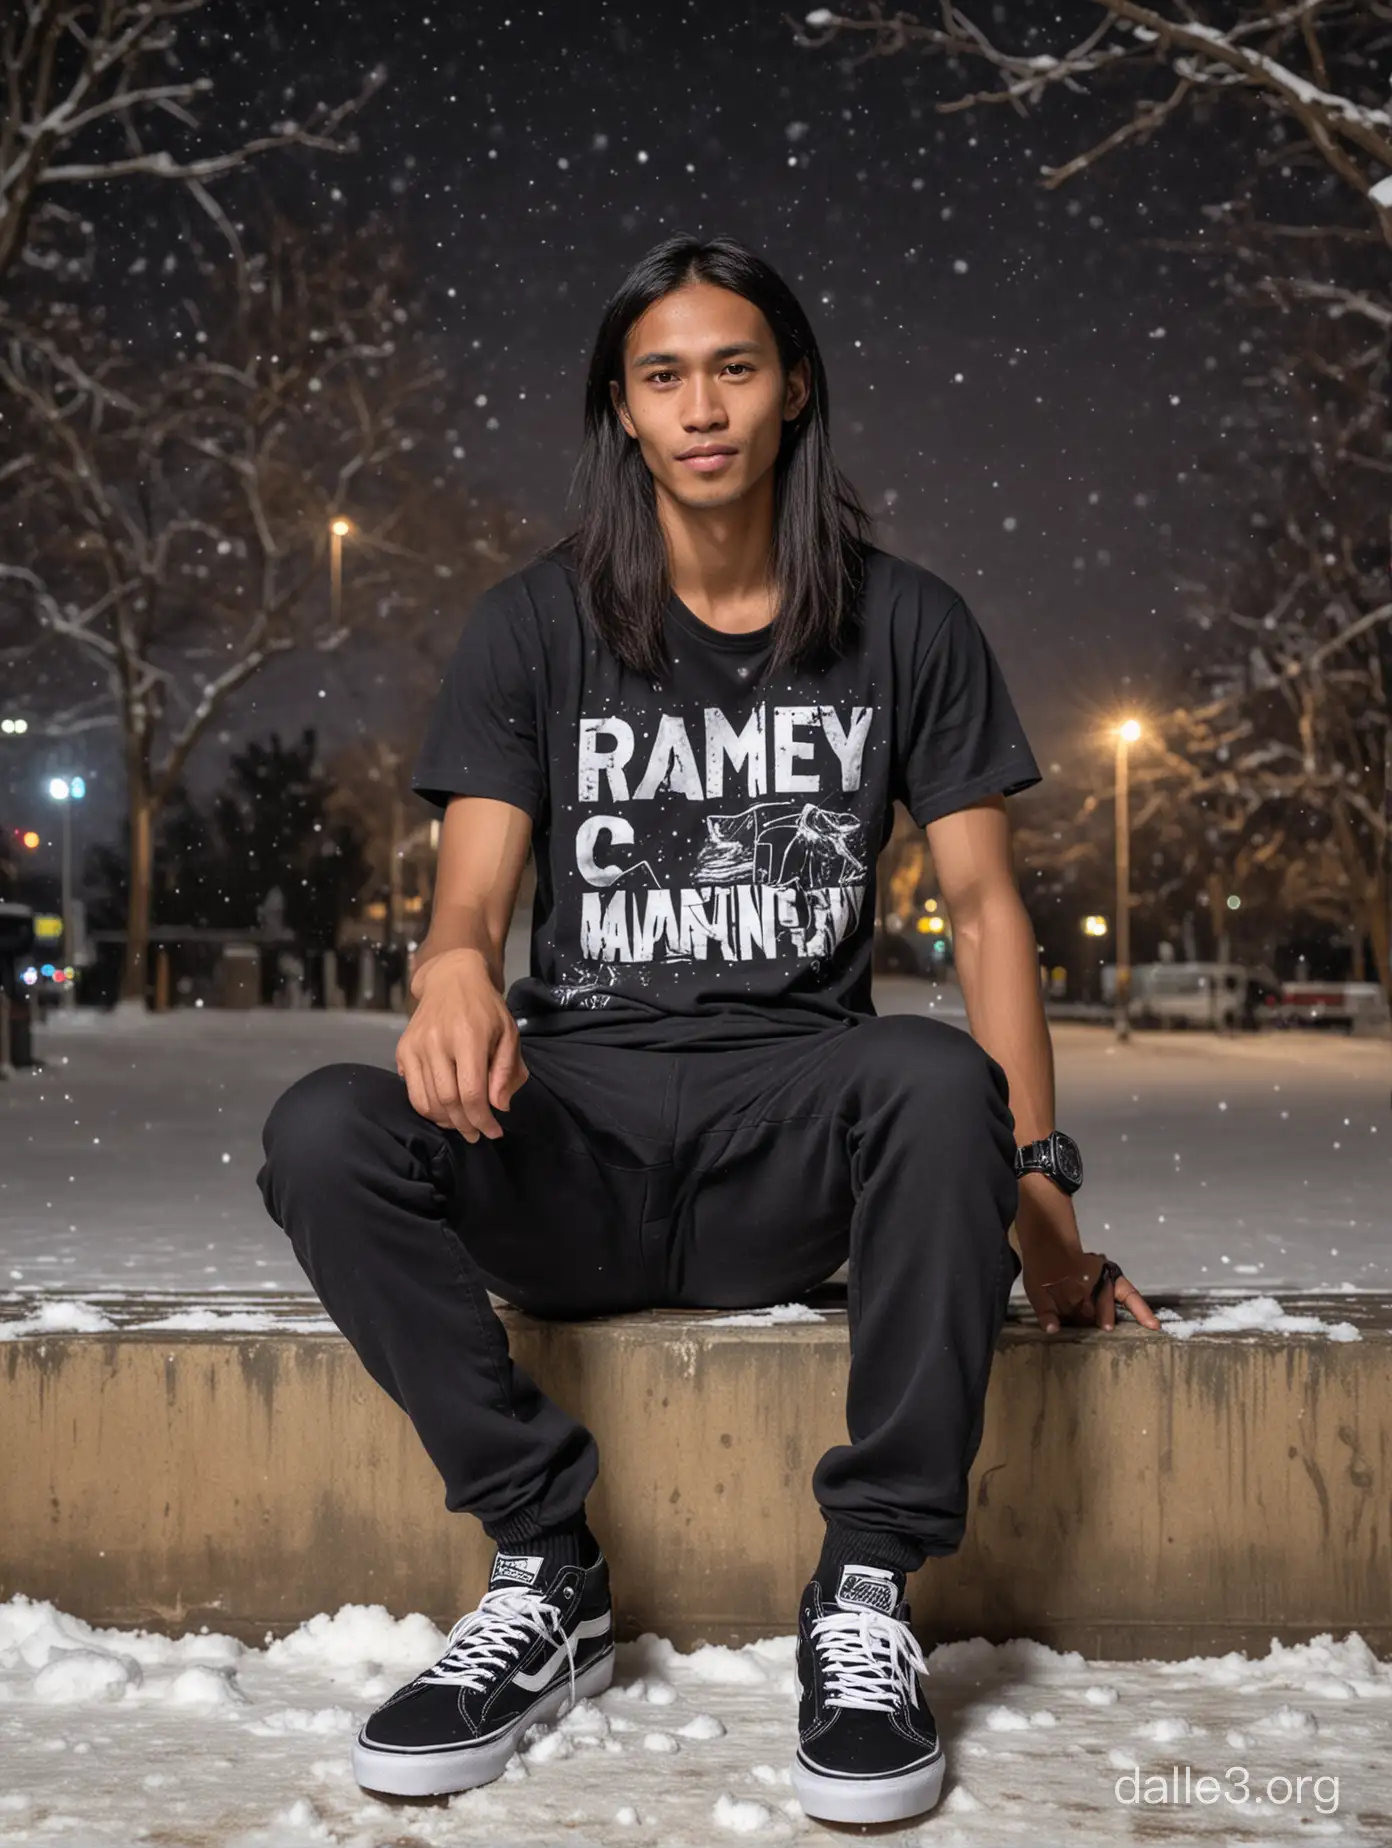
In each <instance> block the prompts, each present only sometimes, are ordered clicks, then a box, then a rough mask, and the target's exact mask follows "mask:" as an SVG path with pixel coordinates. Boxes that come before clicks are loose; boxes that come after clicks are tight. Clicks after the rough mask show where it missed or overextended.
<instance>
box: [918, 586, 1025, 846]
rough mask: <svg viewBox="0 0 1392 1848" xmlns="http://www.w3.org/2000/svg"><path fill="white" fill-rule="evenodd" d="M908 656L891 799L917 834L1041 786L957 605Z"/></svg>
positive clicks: (986, 651) (982, 646)
mask: <svg viewBox="0 0 1392 1848" xmlns="http://www.w3.org/2000/svg"><path fill="white" fill-rule="evenodd" d="M923 626H924V628H925V629H929V627H930V626H929V624H927V623H925V624H924V625H923ZM908 652H909V654H910V661H909V663H908V664H907V665H908V669H909V671H908V674H907V687H906V689H905V691H904V692H903V693H902V694H901V695H900V696H899V698H898V700H897V701H896V705H897V719H898V724H897V731H898V765H897V771H898V776H897V782H898V787H897V788H896V789H895V792H894V793H895V795H896V796H898V798H899V799H900V801H902V802H903V804H904V806H905V807H906V808H907V809H908V811H909V813H910V815H912V816H913V818H914V820H915V822H917V824H918V825H919V827H926V826H927V825H928V823H929V822H930V821H936V820H937V819H938V818H939V817H940V816H942V815H950V814H952V813H953V811H954V810H956V809H959V808H965V807H966V806H967V805H968V804H969V803H972V802H979V801H980V800H981V799H982V797H983V796H990V795H1003V796H1013V795H1018V794H1019V792H1020V791H1021V790H1022V789H1030V788H1032V787H1033V786H1034V784H1036V783H1038V782H1041V781H1042V780H1043V779H1042V777H1041V775H1040V770H1039V766H1038V764H1037V763H1036V762H1035V760H1034V753H1033V752H1032V751H1031V750H1030V746H1029V741H1028V739H1027V738H1026V736H1025V732H1024V727H1023V726H1022V725H1021V723H1020V718H1019V714H1018V713H1017V712H1016V710H1015V707H1014V704H1013V702H1012V700H1011V698H1010V693H1009V690H1008V689H1007V687H1006V684H1005V675H1004V674H1003V673H1002V672H1001V668H1000V663H999V662H998V661H997V660H996V656H995V653H994V651H993V649H992V647H991V644H990V642H989V641H987V639H986V636H985V634H984V632H983V631H982V629H981V626H980V624H979V623H978V622H977V620H976V618H975V617H974V616H973V615H972V613H971V611H970V609H969V608H968V607H967V604H966V602H965V601H964V600H963V598H961V597H956V598H954V600H953V602H952V604H951V606H950V608H949V609H948V611H947V614H946V615H945V616H944V617H942V619H941V621H940V622H939V623H938V624H937V626H936V627H935V628H931V629H930V632H929V633H928V634H927V636H926V639H925V640H924V641H922V642H921V641H920V639H919V638H918V637H917V636H915V637H914V638H913V645H912V646H911V648H910V649H909V651H908Z"/></svg>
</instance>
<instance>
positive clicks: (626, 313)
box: [542, 232, 872, 679]
mask: <svg viewBox="0 0 1392 1848" xmlns="http://www.w3.org/2000/svg"><path fill="white" fill-rule="evenodd" d="M689 282H708V283H714V284H715V286H716V287H717V288H721V289H729V290H732V291H733V293H734V294H736V295H742V296H744V297H745V299H746V300H748V301H751V302H753V303H754V305H755V307H756V308H758V309H760V310H761V312H762V313H763V316H764V319H765V320H766V321H767V322H768V324H769V327H770V328H771V329H772V331H773V336H774V339H775V341H776V343H777V346H778V356H779V360H780V362H781V364H782V367H783V374H784V377H785V378H786V377H787V375H788V373H789V371H790V370H791V369H792V367H793V366H794V365H796V363H797V362H798V360H800V359H805V360H806V361H807V364H808V372H809V375H810V385H811V390H810V392H809V394H808V397H807V401H806V403H805V404H804V405H803V408H802V410H801V411H800V412H799V414H798V415H797V417H795V418H792V419H788V420H785V422H784V424H783V431H782V436H781V440H780V443H779V450H778V457H777V460H776V462H775V464H774V518H773V552H772V557H771V560H770V570H771V575H772V580H773V583H774V586H775V590H776V594H777V618H776V621H775V624H774V629H773V649H772V653H771V655H770V658H769V661H768V671H770V672H771V671H773V670H774V669H776V668H781V667H783V666H785V665H790V664H791V665H802V664H804V663H809V662H815V663H820V662H821V661H824V660H825V659H826V658H827V656H828V655H834V654H835V653H837V652H838V651H839V648H840V645H841V643H842V641H843V639H844V637H845V633H846V629H847V627H848V625H849V624H850V623H851V622H852V621H853V620H854V617H855V612H856V607H857V604H858V601H859V596H860V589H861V585H862V583H863V579H864V563H865V559H864V554H865V548H866V546H867V545H869V544H870V543H871V540H870V534H871V524H872V523H871V518H870V515H869V513H868V512H867V511H866V509H865V507H864V506H863V504H862V503H861V500H860V498H859V496H858V495H857V494H856V491H855V489H854V488H853V487H852V486H851V484H850V482H849V481H848V480H847V479H846V477H845V476H844V475H843V474H842V473H841V470H840V469H839V468H838V467H837V464H836V460H835V458H834V457H833V455H832V453H831V438H830V434H829V427H828V417H827V382H826V371H825V369H824V367H823V365H822V356H821V353H820V351H819V350H818V347H817V341H816V336H815V335H814V334H813V332H812V327H811V323H810V322H809V321H808V319H807V316H806V314H805V313H804V311H803V308H802V305H801V303H800V302H799V301H798V299H797V297H796V296H795V295H794V294H793V292H792V290H791V289H790V288H789V287H788V285H787V283H785V282H784V280H783V278H782V277H781V276H780V275H779V274H778V273H777V271H776V270H774V269H773V268H772V267H771V266H770V265H769V264H768V263H766V262H765V261H764V259H763V258H762V257H760V256H757V255H756V254H755V253H754V251H752V250H750V249H749V248H748V246H747V245H745V244H743V243H741V242H740V240H739V239H738V238H735V237H724V236H722V237H712V238H698V237H695V236H692V235H690V234H689V233H685V232H678V233H676V234H675V235H674V236H672V237H668V238H665V239H664V240H663V241H662V242H661V243H660V244H655V245H654V246H653V248H652V249H651V250H650V251H648V253H647V255H646V256H644V257H642V258H640V259H639V261H638V262H637V263H636V264H635V265H634V266H633V268H632V269H631V270H630V271H629V273H628V275H627V276H626V277H625V278H624V280H623V282H622V283H621V284H620V285H619V287H618V289H617V290H616V291H615V293H614V294H613V295H612V296H611V297H610V298H609V301H608V302H607V304H606V305H605V309H604V315H603V319H602V320H601V322H600V327H599V333H598V335H597V337H596V339H595V343H594V348H593V351H592V353H591V355H590V367H589V375H588V378H587V380H586V385H585V430H584V437H583V440H582V443H581V448H580V455H579V458H578V460H577V462H576V465H575V472H574V475H573V477H572V480H571V493H572V494H575V495H577V498H578V503H579V506H578V511H579V519H578V523H577V524H576V526H574V527H573V528H572V529H571V531H570V532H568V533H567V534H566V535H565V536H564V537H563V538H561V539H558V540H557V541H556V542H555V543H554V544H553V545H550V546H548V547H546V548H545V549H544V552H543V554H542V555H543V556H552V555H555V554H556V553H559V552H561V551H562V550H563V549H564V550H565V551H566V552H567V554H568V556H569V559H570V562H571V564H572V565H573V567H574V570H575V573H576V580H577V593H578V596H579V600H580V605H581V609H582V612H583V614H584V615H585V617H586V618H587V619H588V620H589V621H590V622H591V623H592V624H593V626H594V628H595V629H596V631H597V632H598V634H599V636H600V638H601V640H602V641H604V642H605V643H606V644H607V645H608V647H609V648H610V649H611V650H612V651H613V652H614V653H615V654H616V655H617V656H618V657H619V659H620V660H622V661H624V662H626V663H627V664H628V665H629V666H630V667H633V668H636V669H638V670H639V671H640V672H642V673H644V674H646V675H647V676H648V677H649V678H650V679H651V678H655V677H657V676H658V675H661V674H664V673H665V672H666V669H667V659H666V649H665V647H664V643H663V632H662V618H663V611H664V609H665V607H666V604H667V600H668V597H669V596H670V594H671V588H672V586H671V578H670V574H669V569H668V560H667V548H666V544H665V542H664V540H663V536H662V529H661V527H660V525H659V523H658V518H657V505H656V492H655V490H654V487H653V478H652V474H651V472H650V470H649V468H648V465H647V463H646V462H645V461H644V460H643V454H642V450H641V449H640V447H639V445H638V444H637V442H635V441H634V439H633V438H632V437H630V436H629V435H628V433H627V431H626V430H625V429H624V427H623V425H622V424H621V423H620V422H619V418H618V414H617V412H616V411H615V409H614V404H613V399H612V396H611V394H610V390H609V382H610V380H611V379H613V380H616V381H617V382H618V384H619V386H620V389H621V390H622V389H623V386H624V341H625V339H626V338H627V335H628V331H629V329H630V328H631V327H632V326H633V323H634V322H635V321H636V320H637V319H638V318H639V316H640V315H642V314H643V313H645V312H646V310H647V309H648V308H650V307H651V306H652V304H653V303H654V302H655V301H658V300H659V299H660V298H661V297H662V296H664V295H668V294H670V293H671V292H672V291H673V290H674V289H678V288H681V287H682V286H683V285H684V284H686V283H689Z"/></svg>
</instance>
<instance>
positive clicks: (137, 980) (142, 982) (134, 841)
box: [121, 768, 155, 1002]
mask: <svg viewBox="0 0 1392 1848" xmlns="http://www.w3.org/2000/svg"><path fill="white" fill-rule="evenodd" d="M127 819H128V829H129V835H130V887H129V891H128V893H127V899H126V961H125V967H124V969H123V970H122V973H121V999H122V1000H123V1001H140V1002H144V1000H145V989H146V966H147V964H148V962H149V955H150V885H151V880H152V876H153V871H154V867H153V859H152V851H151V843H152V839H153V835H154V820H155V816H154V804H153V803H152V802H151V800H150V792H149V790H148V789H147V788H146V787H145V784H144V781H143V779H142V778H140V777H139V776H138V775H137V774H136V773H135V771H134V768H132V772H131V775H130V782H129V794H128V798H127Z"/></svg>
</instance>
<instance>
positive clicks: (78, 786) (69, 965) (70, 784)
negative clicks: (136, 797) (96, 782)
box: [48, 776, 87, 1008]
mask: <svg viewBox="0 0 1392 1848" xmlns="http://www.w3.org/2000/svg"><path fill="white" fill-rule="evenodd" d="M48 793H49V795H50V796H51V797H52V799H53V801H55V802H57V803H58V804H59V805H60V806H61V808H62V810H63V962H64V965H65V966H64V971H63V975H64V980H63V1006H64V1007H65V1008H71V1007H75V1006H76V1004H77V979H76V978H77V968H76V964H75V963H74V960H73V950H74V944H73V910H72V806H73V803H74V802H80V801H81V800H82V798H83V797H84V796H85V795H86V794H87V784H86V782H85V781H84V780H83V778H82V777H80V776H72V777H68V776H52V777H50V778H49V779H48Z"/></svg>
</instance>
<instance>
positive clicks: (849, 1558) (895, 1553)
mask: <svg viewBox="0 0 1392 1848" xmlns="http://www.w3.org/2000/svg"><path fill="white" fill-rule="evenodd" d="M922 1564H923V1553H922V1549H921V1548H920V1547H918V1546H915V1545H914V1544H913V1542H912V1541H909V1540H906V1539H904V1538H903V1536H902V1535H900V1534H894V1533H890V1532H888V1531H887V1530H885V1529H883V1528H864V1527H846V1526H843V1525H842V1523H841V1522H840V1521H835V1520H829V1521H828V1522H827V1524H826V1533H825V1535H824V1537H823V1539H822V1556H821V1558H820V1559H819V1560H818V1562H817V1570H816V1572H815V1573H814V1574H813V1576H814V1577H815V1578H816V1579H817V1581H818V1582H819V1584H820V1585H821V1587H822V1591H823V1593H824V1594H825V1595H826V1596H827V1597H829V1598H834V1597H835V1596H836V1590H837V1586H838V1585H839V1584H840V1581H841V1568H842V1567H843V1566H883V1567H885V1568H887V1569H888V1570H889V1571H891V1572H893V1573H895V1574H896V1575H897V1578H898V1585H899V1595H900V1596H901V1597H902V1596H903V1592H904V1580H905V1579H906V1578H907V1576H908V1575H909V1573H910V1572H916V1571H917V1570H918V1568H919V1567H920V1566H921V1565H922ZM896 1601H897V1600H896Z"/></svg>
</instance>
